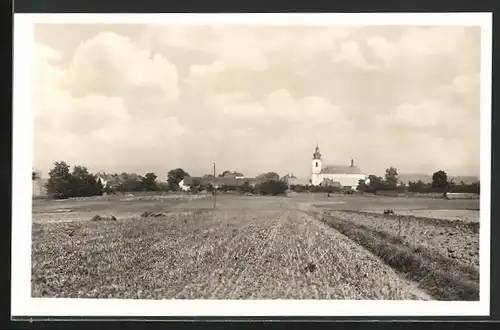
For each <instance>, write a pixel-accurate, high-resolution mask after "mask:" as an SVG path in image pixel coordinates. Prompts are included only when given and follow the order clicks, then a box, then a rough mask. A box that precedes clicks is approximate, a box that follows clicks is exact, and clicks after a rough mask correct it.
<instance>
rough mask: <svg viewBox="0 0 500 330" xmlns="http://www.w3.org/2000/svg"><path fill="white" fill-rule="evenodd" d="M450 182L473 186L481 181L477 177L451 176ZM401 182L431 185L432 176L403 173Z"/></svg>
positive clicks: (400, 175)
mask: <svg viewBox="0 0 500 330" xmlns="http://www.w3.org/2000/svg"><path fill="white" fill-rule="evenodd" d="M448 179H449V180H451V179H453V180H454V181H455V183H457V184H460V182H461V181H463V182H464V183H465V184H471V183H474V182H476V181H478V180H479V178H478V177H476V176H450V177H449V178H448ZM399 180H401V181H403V182H405V183H408V181H413V182H416V181H419V180H421V181H422V182H425V183H431V182H432V175H429V174H415V173H401V174H399Z"/></svg>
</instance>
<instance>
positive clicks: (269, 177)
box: [256, 172, 280, 181]
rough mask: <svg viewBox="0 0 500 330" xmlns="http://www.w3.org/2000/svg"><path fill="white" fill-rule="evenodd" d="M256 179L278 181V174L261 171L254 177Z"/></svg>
mask: <svg viewBox="0 0 500 330" xmlns="http://www.w3.org/2000/svg"><path fill="white" fill-rule="evenodd" d="M256 179H257V180H274V181H279V179H280V175H279V174H278V173H276V172H267V173H263V174H261V175H259V176H257V178H256Z"/></svg>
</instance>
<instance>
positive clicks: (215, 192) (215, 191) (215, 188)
mask: <svg viewBox="0 0 500 330" xmlns="http://www.w3.org/2000/svg"><path fill="white" fill-rule="evenodd" d="M216 195H217V177H216V176H215V162H214V209H215V205H216V202H217V196H216Z"/></svg>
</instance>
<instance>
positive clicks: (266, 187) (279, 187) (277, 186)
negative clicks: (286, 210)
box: [256, 180, 288, 196]
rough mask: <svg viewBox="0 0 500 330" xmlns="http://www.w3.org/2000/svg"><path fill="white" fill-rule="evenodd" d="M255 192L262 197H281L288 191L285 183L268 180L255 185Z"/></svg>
mask: <svg viewBox="0 0 500 330" xmlns="http://www.w3.org/2000/svg"><path fill="white" fill-rule="evenodd" d="M256 188H257V190H258V191H259V193H260V194H262V195H272V196H276V195H281V194H284V193H285V191H287V189H288V185H287V184H286V182H284V181H281V180H268V181H264V182H262V183H261V184H259V185H257V187H256Z"/></svg>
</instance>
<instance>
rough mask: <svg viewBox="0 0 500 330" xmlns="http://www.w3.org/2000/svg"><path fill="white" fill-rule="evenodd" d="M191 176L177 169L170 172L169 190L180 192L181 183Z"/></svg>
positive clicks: (168, 178) (168, 179) (168, 176)
mask: <svg viewBox="0 0 500 330" xmlns="http://www.w3.org/2000/svg"><path fill="white" fill-rule="evenodd" d="M188 176H189V174H188V173H187V172H186V171H184V170H183V169H182V168H176V169H173V170H170V171H169V172H168V174H167V183H168V189H169V190H171V191H177V190H179V183H180V182H181V181H182V180H184V178H185V177H188Z"/></svg>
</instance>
